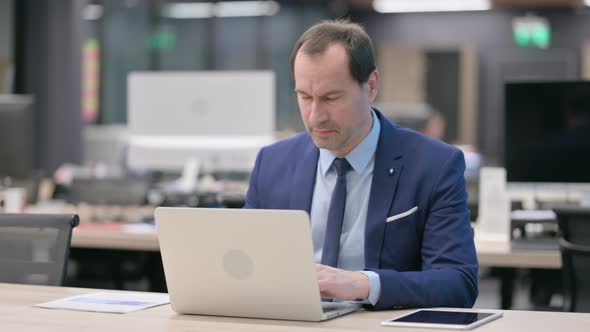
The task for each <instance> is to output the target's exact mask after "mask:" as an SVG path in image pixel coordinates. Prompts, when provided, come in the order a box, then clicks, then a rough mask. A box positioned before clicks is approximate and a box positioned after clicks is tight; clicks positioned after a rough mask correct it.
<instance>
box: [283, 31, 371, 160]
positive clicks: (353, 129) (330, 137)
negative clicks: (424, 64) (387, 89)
mask: <svg viewBox="0 0 590 332" xmlns="http://www.w3.org/2000/svg"><path fill="white" fill-rule="evenodd" d="M293 71H294V76H295V92H296V93H297V101H298V103H299V110H300V111H301V117H302V118H303V122H304V123H305V127H306V128H307V131H308V132H309V134H310V135H311V138H312V139H313V142H314V143H315V145H316V146H317V147H318V148H322V149H328V150H330V151H331V152H332V153H333V154H334V155H336V156H337V157H344V156H346V155H347V154H348V153H349V152H350V151H352V150H353V149H354V148H355V147H356V146H357V145H358V144H359V143H360V142H361V141H362V140H363V139H364V138H365V137H366V136H367V134H368V133H369V131H370V130H371V125H372V118H371V108H370V105H371V103H372V102H373V100H374V99H375V96H376V95H377V83H378V78H379V74H378V73H377V71H375V72H373V73H372V74H371V76H370V78H369V81H368V82H367V83H365V84H362V85H360V84H359V83H358V82H357V81H356V80H355V79H354V78H353V77H352V75H351V73H350V70H349V67H348V54H347V53H346V49H345V48H344V46H342V45H341V44H339V43H334V44H331V45H330V46H328V48H327V49H326V50H325V51H324V52H323V53H320V54H313V55H308V54H305V53H303V52H301V50H300V51H299V52H298V53H297V56H296V57H295V64H294V70H293Z"/></svg>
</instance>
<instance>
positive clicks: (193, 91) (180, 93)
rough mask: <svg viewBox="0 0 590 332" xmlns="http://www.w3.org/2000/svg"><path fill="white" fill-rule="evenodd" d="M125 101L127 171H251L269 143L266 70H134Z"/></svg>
mask: <svg viewBox="0 0 590 332" xmlns="http://www.w3.org/2000/svg"><path fill="white" fill-rule="evenodd" d="M128 96H129V97H128V116H129V122H128V124H129V135H130V137H129V151H128V161H127V162H128V164H129V166H130V167H131V168H140V169H151V170H164V171H178V170H181V169H182V167H183V166H184V165H185V164H186V163H187V162H188V161H189V160H191V159H196V160H197V161H198V162H199V164H200V166H201V167H203V168H206V169H210V170H215V171H217V170H222V171H223V170H237V171H250V170H251V168H252V166H253V165H254V161H255V158H256V154H257V153H258V150H259V149H260V148H261V147H263V146H265V145H268V144H270V143H272V142H273V134H274V130H275V77H274V73H273V72H271V71H196V72H135V73H132V74H130V76H129V77H128Z"/></svg>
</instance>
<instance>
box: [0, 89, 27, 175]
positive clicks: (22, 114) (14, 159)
mask: <svg viewBox="0 0 590 332" xmlns="http://www.w3.org/2000/svg"><path fill="white" fill-rule="evenodd" d="M33 131H34V129H33V98H32V97H30V96H25V95H0V178H3V177H6V176H8V177H12V178H16V179H26V178H29V177H30V176H31V175H32V172H33V134H34V132H33Z"/></svg>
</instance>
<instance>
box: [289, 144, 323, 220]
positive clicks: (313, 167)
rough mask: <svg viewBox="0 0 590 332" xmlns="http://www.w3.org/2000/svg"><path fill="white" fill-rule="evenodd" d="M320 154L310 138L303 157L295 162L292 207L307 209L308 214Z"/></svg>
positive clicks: (293, 208) (290, 206)
mask: <svg viewBox="0 0 590 332" xmlns="http://www.w3.org/2000/svg"><path fill="white" fill-rule="evenodd" d="M319 155H320V150H319V149H318V148H317V147H316V146H315V145H314V144H313V142H312V141H311V138H310V139H309V140H308V142H306V144H305V147H304V151H303V155H302V157H301V158H299V159H298V160H297V161H296V162H295V172H294V174H293V182H292V185H291V188H292V190H291V199H290V205H289V208H290V209H292V210H303V211H307V214H311V200H312V197H313V190H314V185H315V177H316V171H317V166H318V158H319ZM310 175H311V176H310Z"/></svg>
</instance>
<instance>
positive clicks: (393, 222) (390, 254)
mask: <svg viewBox="0 0 590 332" xmlns="http://www.w3.org/2000/svg"><path fill="white" fill-rule="evenodd" d="M417 211H418V207H411V208H407V209H403V210H402V211H401V212H399V210H398V211H391V212H393V213H390V214H389V217H387V219H386V220H385V237H384V239H383V254H384V255H382V261H383V263H385V264H384V265H387V266H388V267H390V268H394V269H398V270H400V271H404V270H406V271H407V270H411V269H414V268H416V266H419V262H420V243H418V236H417V224H418V213H417ZM384 267H385V266H384Z"/></svg>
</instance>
